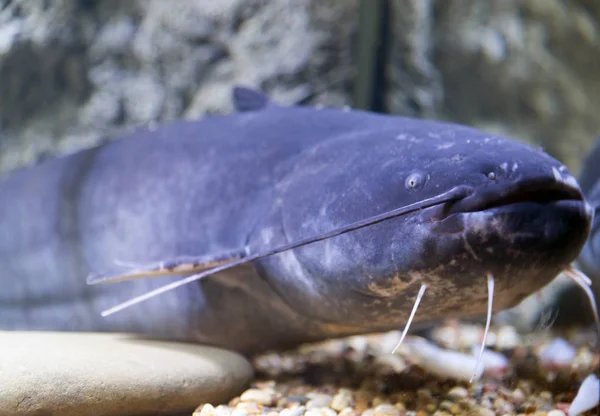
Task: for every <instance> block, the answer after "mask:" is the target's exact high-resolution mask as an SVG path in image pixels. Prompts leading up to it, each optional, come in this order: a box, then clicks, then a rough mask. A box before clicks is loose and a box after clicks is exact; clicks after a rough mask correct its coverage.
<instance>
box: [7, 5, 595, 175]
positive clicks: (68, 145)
mask: <svg viewBox="0 0 600 416" xmlns="http://www.w3.org/2000/svg"><path fill="white" fill-rule="evenodd" d="M599 30H600V2H598V1H597V0H503V1H502V2H482V1H478V0H462V1H460V2H459V1H447V0H365V1H362V2H361V1H360V0H343V1H334V0H218V1H214V0H176V1H165V0H139V1H134V0H128V1H119V0H103V1H95V0H0V171H8V170H11V169H14V168H16V167H18V166H22V165H27V164H32V163H36V161H39V160H42V159H43V158H45V157H49V156H52V155H55V154H60V153H65V152H71V151H74V150H77V149H80V148H82V147H88V146H91V145H93V144H94V143H97V142H99V141H101V140H109V139H111V138H112V137H114V136H115V135H117V134H119V133H122V132H124V131H127V130H128V129H131V128H133V127H135V126H138V125H144V124H148V123H157V122H165V121H169V120H173V119H177V118H199V117H202V116H203V115H205V114H210V113H216V112H227V111H230V110H231V104H230V101H229V93H230V89H231V87H232V85H234V84H243V85H247V86H253V87H258V88H261V89H263V90H264V91H266V92H267V93H269V94H270V95H272V96H273V97H275V98H276V99H278V100H282V101H285V102H288V103H293V102H303V103H311V104H317V103H320V104H325V105H333V106H343V105H350V106H353V107H360V108H366V109H370V110H373V111H381V112H389V113H395V114H404V115H410V116H415V117H427V118H437V119H446V120H451V121H456V122H461V123H464V124H469V125H473V126H475V127H479V128H481V129H484V130H488V131H492V132H497V133H498V132H499V133H503V134H505V135H508V136H510V137H513V138H516V139H519V140H524V141H528V142H532V143H537V144H539V145H541V146H543V148H544V149H545V150H547V151H548V152H549V153H551V154H553V155H554V156H555V157H557V158H559V159H561V160H562V161H564V162H565V163H566V164H567V165H568V166H569V167H570V168H571V169H572V171H573V172H574V173H578V172H579V169H580V165H581V160H582V157H583V155H584V154H585V152H586V151H587V150H588V149H589V148H590V146H591V144H592V142H593V140H594V138H595V136H596V134H598V133H599V132H600V117H598V116H597V111H598V108H600V76H599V75H598V69H599V68H600V42H599V39H600V38H599Z"/></svg>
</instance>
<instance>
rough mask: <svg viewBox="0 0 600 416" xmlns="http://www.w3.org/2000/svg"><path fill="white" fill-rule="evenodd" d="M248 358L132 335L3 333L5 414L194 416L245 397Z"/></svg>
mask: <svg viewBox="0 0 600 416" xmlns="http://www.w3.org/2000/svg"><path fill="white" fill-rule="evenodd" d="M252 375H253V369H252V366H251V365H250V363H249V362H248V361H247V360H246V359H245V358H243V357H242V356H240V355H238V354H236V353H232V352H229V351H225V350H221V349H217V348H211V347H206V346H200V345H194V344H185V343H173V342H163V341H154V340H147V339H143V338H139V337H136V336H134V335H127V334H96V333H58V332H0V415H3V416H10V415H61V416H68V415H78V416H83V415H143V414H153V415H156V414H177V413H182V412H189V413H191V412H192V411H193V410H194V409H195V408H196V407H197V406H198V405H199V404H201V403H211V404H219V403H222V402H226V401H227V400H229V399H231V398H232V397H233V396H235V395H237V394H239V393H240V392H241V391H242V390H243V389H244V387H245V385H246V383H247V382H248V381H249V379H250V378H251V377H252Z"/></svg>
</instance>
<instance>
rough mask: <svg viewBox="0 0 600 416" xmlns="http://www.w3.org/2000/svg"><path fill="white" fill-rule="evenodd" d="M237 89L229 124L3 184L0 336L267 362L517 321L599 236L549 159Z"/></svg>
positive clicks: (458, 134) (59, 164) (518, 147)
mask: <svg viewBox="0 0 600 416" xmlns="http://www.w3.org/2000/svg"><path fill="white" fill-rule="evenodd" d="M233 91H234V92H233V96H234V103H235V105H236V108H237V111H236V112H234V113H233V114H229V115H218V116H212V117H207V118H204V119H202V120H197V121H178V122H173V123H169V124H165V125H162V126H159V127H157V128H148V129H139V130H137V131H136V132H135V133H133V134H129V135H127V136H126V137H122V138H120V139H117V140H113V141H110V142H108V143H105V144H102V145H99V146H97V147H94V148H91V149H88V150H83V151H80V152H77V153H74V154H70V155H64V156H62V157H58V158H56V159H53V160H49V161H45V162H43V163H41V164H39V165H37V166H34V167H29V168H23V169H20V170H18V171H15V172H12V173H10V174H8V175H6V176H5V177H4V178H3V179H1V180H0V287H1V291H0V328H4V329H26V330H65V331H127V332H136V333H140V334H145V335H147V336H152V337H156V338H167V339H178V340H186V341H192V342H199V343H205V344H211V345H215V346H220V347H224V348H228V349H232V350H236V351H239V352H242V353H246V354H253V353H258V352H261V351H265V350H270V349H278V348H288V347H292V346H295V345H297V344H299V343H304V342H309V341H317V340H323V339H326V338H330V337H338V336H345V335H354V334H361V333H368V332H375V331H386V330H390V329H398V328H399V326H400V325H402V324H404V323H406V322H407V321H408V320H409V317H411V318H412V317H413V316H414V322H415V323H421V324H423V323H428V322H432V321H435V320H438V319H440V318H447V317H457V318H462V317H476V316H481V315H483V314H485V313H489V312H490V310H491V309H492V308H493V310H494V311H498V310H502V309H505V308H509V307H512V306H514V305H516V304H518V303H519V302H520V301H521V300H522V299H523V298H525V297H526V296H528V295H530V294H532V293H534V292H536V291H537V290H539V289H540V288H542V287H543V286H545V285H546V284H547V283H549V282H550V281H552V280H553V279H554V278H555V277H556V276H557V275H558V274H559V273H560V272H561V271H562V270H565V268H566V267H568V265H569V264H570V263H571V262H572V261H573V260H574V259H575V258H576V257H577V256H578V255H579V252H580V250H581V249H582V247H583V245H584V244H585V241H586V239H587V237H588V235H589V232H590V227H591V223H592V218H593V211H592V209H591V207H590V206H589V205H588V204H587V203H586V201H585V199H584V197H583V195H582V192H581V189H580V188H579V186H578V183H577V181H576V180H575V179H574V178H573V176H572V175H571V174H570V173H569V171H568V169H567V168H566V167H565V166H564V165H563V164H562V163H560V162H559V161H557V160H556V159H554V158H552V157H551V156H549V155H548V154H546V153H544V152H543V151H541V150H539V149H537V148H534V147H532V146H529V145H526V144H524V143H520V142H518V141H514V140H510V139H506V138H503V137H499V136H496V135H493V134H490V133H486V132H483V131H479V130H477V129H473V128H469V127H466V126H461V125H457V124H453V123H445V122H440V121H431V120H419V119H411V118H404V117H398V116H392V115H383V114H375V113H370V112H364V111H358V110H345V109H334V108H323V109H317V108H312V107H305V106H285V105H282V104H279V103H276V102H274V101H272V100H270V99H269V98H268V97H266V96H265V95H263V94H262V93H260V92H257V91H253V90H250V89H246V88H235V89H234V90H233ZM394 210H396V211H394ZM389 212H395V214H394V215H388V216H386V213H389ZM319 236H320V237H319ZM186 275H187V276H191V277H190V278H188V280H187V281H186V282H188V283H187V284H185V285H183V284H179V283H177V282H178V281H179V280H178V279H180V278H181V277H182V276H186ZM88 276H89V279H88ZM111 282H112V283H111ZM116 282H120V283H116ZM492 282H493V285H492V284H491V283H492ZM92 283H94V284H92ZM102 283H103V284H102ZM109 283H111V284H109ZM167 284H169V285H171V286H170V287H171V288H172V290H168V291H167V290H164V289H161V288H164V287H165V285H167ZM492 288H493V290H491V289H492ZM148 291H150V293H154V294H156V296H146V297H144V298H143V299H142V298H135V297H136V296H138V295H140V296H144V293H146V292H148ZM492 295H493V296H492ZM132 297H133V298H134V299H138V301H139V302H138V301H135V302H131V303H130V304H129V305H128V306H129V307H126V308H125V307H122V308H118V310H114V309H110V308H112V307H113V306H115V305H116V304H117V303H118V302H122V301H127V300H129V299H130V298H132ZM492 297H493V306H492V302H491V299H492ZM417 299H418V300H419V308H418V310H417V309H415V300H417ZM141 300H143V302H141ZM138 303H139V304H138ZM111 310H112V312H110V313H108V312H107V311H111ZM115 311H116V312H115ZM415 311H416V313H415Z"/></svg>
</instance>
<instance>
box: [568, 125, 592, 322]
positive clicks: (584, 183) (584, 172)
mask: <svg viewBox="0 0 600 416" xmlns="http://www.w3.org/2000/svg"><path fill="white" fill-rule="evenodd" d="M578 180H579V183H580V186H581V190H582V192H583V193H584V196H585V198H586V199H587V201H588V202H589V203H590V205H591V206H592V207H593V208H594V209H595V210H598V209H600V136H598V137H597V138H596V141H595V143H594V145H593V146H592V148H591V149H590V151H589V152H588V154H587V155H586V157H585V160H584V162H583V167H582V169H581V172H580V173H579V179H578ZM599 231H600V215H598V213H597V212H596V215H594V219H593V222H592V228H591V231H590V235H589V237H588V240H587V242H586V244H585V246H584V247H583V249H582V250H581V253H580V255H579V257H578V258H577V261H576V264H577V266H578V267H579V268H581V270H582V271H583V272H584V273H585V274H586V275H587V276H588V277H589V278H590V279H592V291H593V292H594V296H595V298H596V303H597V304H600V233H599ZM565 296H568V295H565ZM573 296H576V295H571V296H570V298H571V299H572V298H573ZM578 297H582V295H581V294H579V296H578ZM586 315H587V318H588V319H589V318H591V314H586Z"/></svg>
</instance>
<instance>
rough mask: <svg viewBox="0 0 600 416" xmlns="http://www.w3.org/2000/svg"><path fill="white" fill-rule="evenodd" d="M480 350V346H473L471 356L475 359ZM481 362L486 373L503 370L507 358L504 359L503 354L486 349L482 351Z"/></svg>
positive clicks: (506, 363)
mask: <svg viewBox="0 0 600 416" xmlns="http://www.w3.org/2000/svg"><path fill="white" fill-rule="evenodd" d="M480 349H481V345H473V347H472V349H471V354H473V356H475V357H477V355H478V354H479V351H480ZM481 362H482V363H483V366H484V368H485V370H488V371H499V370H504V369H505V368H506V367H507V366H508V358H506V357H505V356H504V354H501V353H499V352H496V351H493V350H489V349H487V348H486V349H484V350H483V355H482V356H481Z"/></svg>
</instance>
